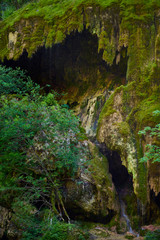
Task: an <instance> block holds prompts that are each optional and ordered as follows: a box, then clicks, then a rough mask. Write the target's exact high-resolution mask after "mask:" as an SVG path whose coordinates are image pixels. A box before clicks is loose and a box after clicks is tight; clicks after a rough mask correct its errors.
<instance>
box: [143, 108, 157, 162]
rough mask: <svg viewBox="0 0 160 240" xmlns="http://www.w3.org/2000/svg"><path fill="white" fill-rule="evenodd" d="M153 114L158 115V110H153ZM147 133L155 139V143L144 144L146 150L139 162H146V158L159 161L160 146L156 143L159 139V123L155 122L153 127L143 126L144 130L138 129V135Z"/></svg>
mask: <svg viewBox="0 0 160 240" xmlns="http://www.w3.org/2000/svg"><path fill="white" fill-rule="evenodd" d="M153 115H154V116H155V117H158V118H159V117H160V111H159V110H157V111H154V112H153ZM146 134H148V135H149V137H151V138H152V139H153V138H155V139H156V143H155V144H147V145H146V152H145V155H144V157H143V158H141V162H147V161H148V160H151V161H152V162H153V163H154V162H160V147H159V146H158V143H159V141H160V123H159V124H157V125H156V126H155V127H153V128H151V127H145V128H144V130H142V131H139V135H146Z"/></svg>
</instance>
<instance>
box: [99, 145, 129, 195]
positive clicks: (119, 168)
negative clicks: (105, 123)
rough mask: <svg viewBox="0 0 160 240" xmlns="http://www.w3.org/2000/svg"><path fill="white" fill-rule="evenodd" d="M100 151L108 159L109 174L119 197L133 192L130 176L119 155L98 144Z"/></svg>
mask: <svg viewBox="0 0 160 240" xmlns="http://www.w3.org/2000/svg"><path fill="white" fill-rule="evenodd" d="M100 151H101V153H102V154H103V155H105V156H106V157H107V159H108V163H109V172H110V173H111V175H112V181H113V183H114V185H115V188H116V190H117V193H118V194H119V196H120V197H122V198H123V197H125V196H126V195H127V194H129V193H130V192H133V180H132V176H131V175H130V174H129V173H128V170H127V168H126V167H125V166H124V165H122V161H121V157H120V155H119V153H118V152H116V151H110V150H108V149H107V148H106V145H105V144H100Z"/></svg>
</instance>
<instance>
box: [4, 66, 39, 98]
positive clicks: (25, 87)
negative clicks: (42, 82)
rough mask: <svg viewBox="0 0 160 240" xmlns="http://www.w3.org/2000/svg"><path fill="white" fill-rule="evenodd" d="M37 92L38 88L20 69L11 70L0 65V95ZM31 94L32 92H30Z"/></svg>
mask: <svg viewBox="0 0 160 240" xmlns="http://www.w3.org/2000/svg"><path fill="white" fill-rule="evenodd" d="M32 91H34V92H38V91H39V86H38V85H37V84H35V83H33V82H32V80H31V78H30V77H29V76H27V75H26V73H25V72H24V71H22V70H20V68H17V69H12V68H6V67H4V66H1V65H0V95H2V94H20V95H24V94H25V95H26V94H27V93H30V92H32ZM32 93H33V92H32Z"/></svg>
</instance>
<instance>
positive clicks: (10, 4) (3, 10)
mask: <svg viewBox="0 0 160 240" xmlns="http://www.w3.org/2000/svg"><path fill="white" fill-rule="evenodd" d="M27 2H33V0H13V1H10V0H1V1H0V4H1V7H0V17H1V18H2V19H6V18H7V17H9V15H11V14H12V13H13V12H14V11H15V10H16V9H18V8H20V7H22V6H23V5H24V4H25V3H27Z"/></svg>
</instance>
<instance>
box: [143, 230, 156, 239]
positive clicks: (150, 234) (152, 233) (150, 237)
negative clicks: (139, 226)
mask: <svg viewBox="0 0 160 240" xmlns="http://www.w3.org/2000/svg"><path fill="white" fill-rule="evenodd" d="M151 239H152V240H159V239H160V230H157V231H154V232H148V233H147V235H146V236H145V240H151Z"/></svg>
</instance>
